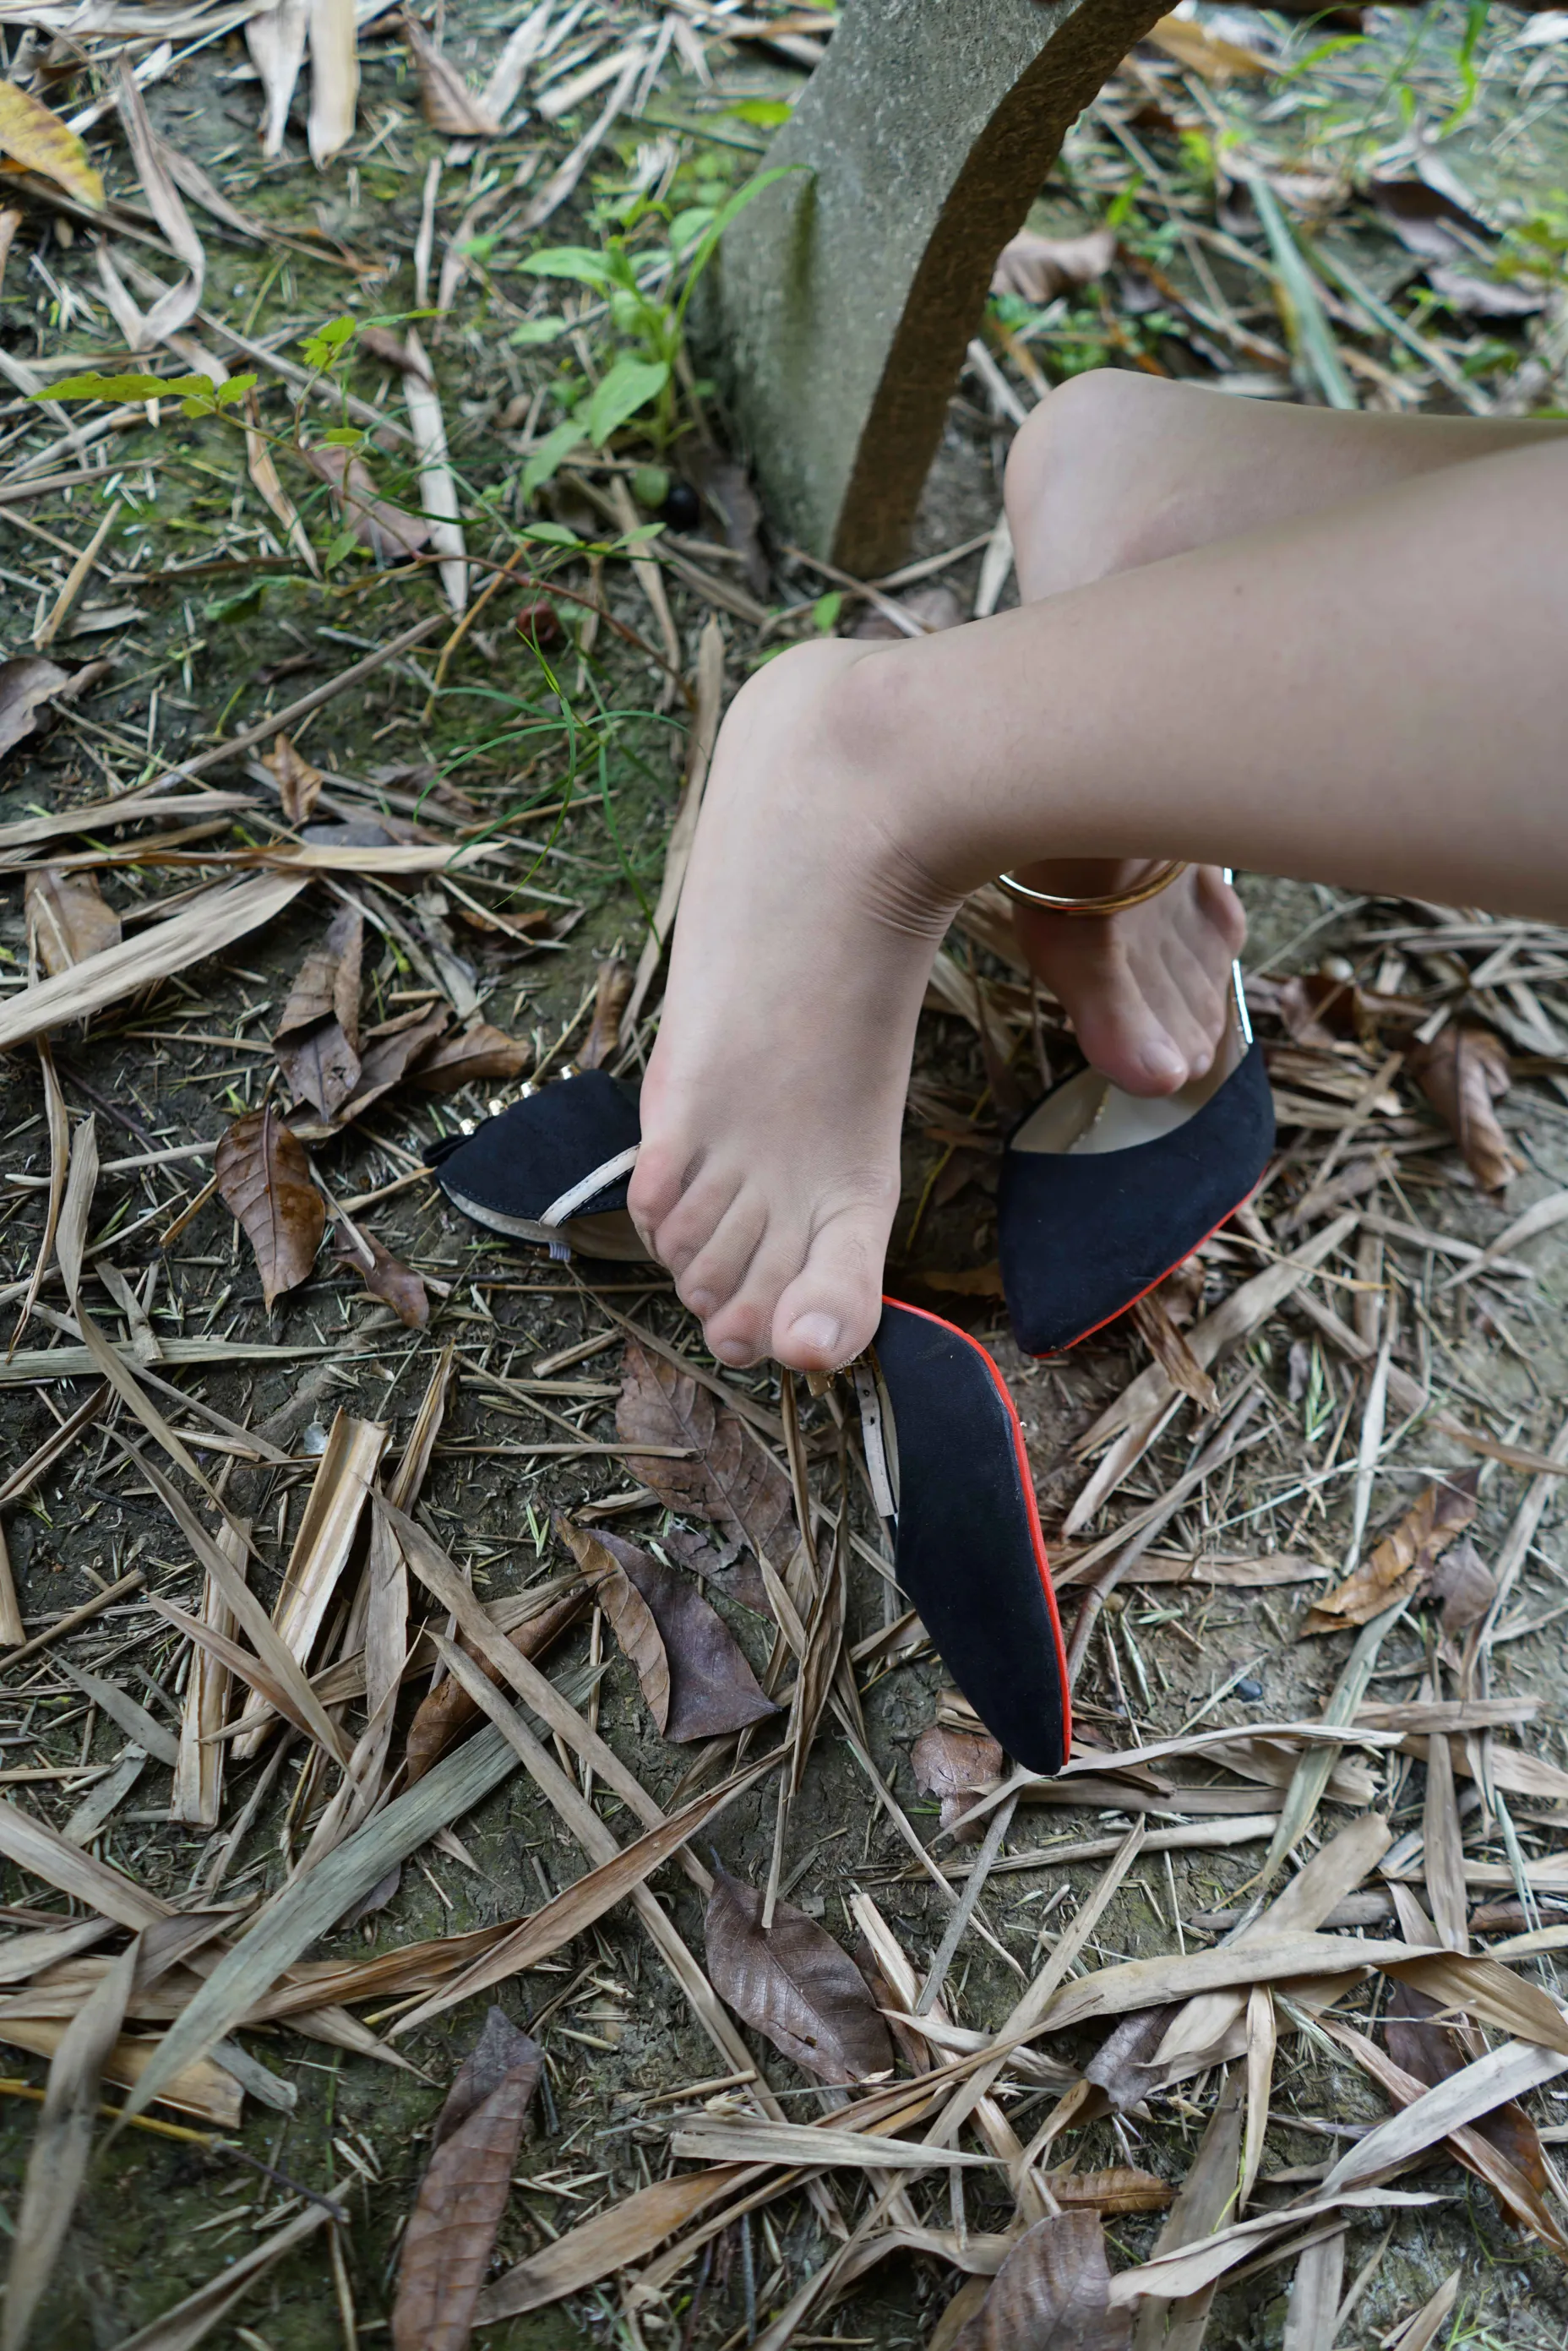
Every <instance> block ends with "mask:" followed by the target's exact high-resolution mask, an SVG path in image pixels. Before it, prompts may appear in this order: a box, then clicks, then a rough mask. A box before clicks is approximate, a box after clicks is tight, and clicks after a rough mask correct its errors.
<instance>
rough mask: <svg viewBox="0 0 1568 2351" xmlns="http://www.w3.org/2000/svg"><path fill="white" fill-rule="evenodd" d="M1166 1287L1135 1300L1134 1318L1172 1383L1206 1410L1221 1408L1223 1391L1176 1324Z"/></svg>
mask: <svg viewBox="0 0 1568 2351" xmlns="http://www.w3.org/2000/svg"><path fill="white" fill-rule="evenodd" d="M1163 1288H1164V1285H1163V1284H1162V1285H1161V1286H1160V1289H1155V1290H1147V1291H1145V1295H1144V1296H1143V1297H1142V1298H1139V1299H1136V1300H1134V1304H1133V1320H1134V1322H1135V1323H1136V1324H1137V1326H1138V1329H1139V1331H1140V1332H1141V1333H1142V1335H1143V1338H1144V1341H1145V1344H1146V1345H1147V1347H1148V1350H1149V1353H1150V1354H1151V1355H1153V1357H1154V1359H1155V1363H1156V1364H1159V1366H1160V1368H1161V1370H1162V1371H1163V1372H1164V1373H1165V1374H1166V1378H1167V1379H1168V1380H1169V1381H1170V1384H1171V1385H1172V1386H1173V1387H1176V1388H1180V1390H1181V1392H1182V1394H1183V1395H1189V1396H1191V1398H1192V1400H1193V1402H1194V1403H1195V1404H1196V1405H1199V1406H1200V1407H1201V1409H1202V1410H1203V1411H1205V1412H1217V1411H1218V1408H1219V1391H1218V1388H1217V1387H1216V1386H1215V1384H1214V1378H1213V1374H1211V1373H1208V1372H1206V1371H1205V1370H1204V1368H1203V1365H1202V1364H1200V1363H1199V1362H1198V1360H1197V1356H1196V1355H1195V1354H1194V1353H1193V1352H1192V1349H1191V1348H1190V1347H1189V1346H1188V1344H1187V1343H1186V1339H1185V1338H1184V1337H1183V1335H1182V1333H1181V1332H1180V1331H1179V1330H1178V1329H1177V1328H1176V1322H1175V1319H1174V1318H1173V1316H1172V1313H1171V1310H1170V1308H1169V1306H1168V1305H1167V1304H1166V1301H1165V1299H1164V1298H1163V1297H1162V1295H1161V1290H1162V1289H1163Z"/></svg>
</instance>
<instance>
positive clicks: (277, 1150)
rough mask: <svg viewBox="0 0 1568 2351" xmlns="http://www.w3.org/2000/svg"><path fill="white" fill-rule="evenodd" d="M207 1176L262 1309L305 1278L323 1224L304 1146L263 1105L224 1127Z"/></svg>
mask: <svg viewBox="0 0 1568 2351" xmlns="http://www.w3.org/2000/svg"><path fill="white" fill-rule="evenodd" d="M213 1173H214V1175H215V1176H216V1178H217V1186H218V1197H219V1198H220V1199H221V1200H222V1201H223V1203H224V1205H225V1207H226V1208H228V1209H230V1210H231V1211H232V1213H233V1215H234V1216H235V1218H236V1219H237V1221H238V1222H239V1224H240V1225H241V1226H242V1227H243V1228H244V1231H245V1235H246V1239H247V1240H248V1241H249V1243H250V1245H251V1248H252V1249H254V1250H255V1252H256V1267H257V1270H258V1271H259V1272H260V1275H261V1291H262V1297H263V1299H264V1300H265V1301H266V1302H267V1305H268V1306H270V1305H271V1304H272V1302H273V1301H274V1300H275V1299H277V1298H279V1297H281V1296H282V1294H283V1292H284V1291H285V1290H293V1289H295V1288H297V1287H298V1284H299V1283H300V1282H302V1281H303V1280H305V1278H306V1276H307V1274H308V1272H309V1270H310V1269H311V1267H312V1266H313V1265H314V1264H315V1262H316V1252H317V1250H318V1249H319V1248H320V1246H321V1236H322V1234H323V1233H324V1232H325V1230H326V1228H327V1204H326V1202H325V1201H324V1200H323V1199H322V1197H321V1195H320V1193H319V1192H318V1190H317V1189H316V1186H315V1185H314V1184H313V1183H312V1182H311V1181H310V1162H309V1160H308V1158H307V1157H306V1155H305V1146H304V1144H302V1143H301V1142H300V1141H299V1138H298V1135H295V1134H290V1133H289V1131H288V1129H287V1127H286V1126H285V1125H284V1123H283V1121H282V1120H281V1118H279V1116H278V1114H277V1111H276V1110H274V1109H273V1107H272V1105H271V1103H270V1102H268V1103H267V1105H266V1106H265V1107H264V1108H263V1109H261V1110H254V1111H251V1112H249V1113H247V1115H246V1117H244V1118H236V1119H235V1123H234V1124H233V1125H232V1126H231V1127H229V1128H228V1129H227V1131H226V1133H225V1134H224V1136H223V1138H222V1140H221V1141H220V1143H219V1144H218V1148H217V1156H216V1158H215V1159H214V1163H213Z"/></svg>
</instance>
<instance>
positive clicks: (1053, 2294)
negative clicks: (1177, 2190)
mask: <svg viewBox="0 0 1568 2351" xmlns="http://www.w3.org/2000/svg"><path fill="white" fill-rule="evenodd" d="M1110 2290H1111V2273H1110V2269H1109V2267H1108V2265H1107V2263H1106V2260H1105V2239H1104V2232H1103V2230H1102V2228H1101V2225H1100V2219H1099V2215H1098V2214H1097V2213H1094V2212H1059V2213H1057V2214H1055V2215H1054V2216H1053V2217H1052V2218H1051V2219H1050V2220H1037V2221H1036V2222H1035V2224H1034V2227H1033V2228H1032V2229H1029V2230H1026V2231H1025V2232H1024V2234H1023V2235H1022V2236H1021V2237H1020V2238H1019V2241H1018V2243H1017V2244H1016V2245H1015V2246H1014V2247H1013V2250H1012V2252H1010V2253H1009V2255H1008V2257H1007V2260H1006V2261H1005V2262H1003V2263H1002V2265H1001V2268H1000V2269H999V2270H998V2272H997V2274H996V2278H995V2280H994V2282H993V2283H992V2285H991V2289H990V2292H989V2293H988V2294H987V2296H986V2299H985V2301H984V2302H983V2303H982V2304H981V2305H980V2308H979V2309H978V2310H977V2312H976V2313H975V2315H974V2316H973V2317H972V2318H971V2319H970V2320H969V2322H968V2324H967V2325H966V2326H965V2327H963V2329H962V2330H961V2331H960V2333H959V2334H958V2335H956V2337H955V2339H954V2345H953V2351H1128V2346H1130V2345H1131V2342H1132V2339H1133V2337H1132V2325H1131V2321H1130V2319H1129V2317H1128V2314H1127V2313H1126V2312H1125V2311H1124V2310H1113V2309H1112V2308H1111V2306H1110V2300H1109V2296H1110Z"/></svg>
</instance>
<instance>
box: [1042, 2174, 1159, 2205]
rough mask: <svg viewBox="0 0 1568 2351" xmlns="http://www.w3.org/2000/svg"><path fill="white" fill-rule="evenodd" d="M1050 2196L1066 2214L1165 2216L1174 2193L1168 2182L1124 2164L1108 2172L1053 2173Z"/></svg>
mask: <svg viewBox="0 0 1568 2351" xmlns="http://www.w3.org/2000/svg"><path fill="white" fill-rule="evenodd" d="M1050 2185H1051V2194H1052V2195H1053V2196H1054V2197H1055V2199H1056V2200H1057V2202H1058V2203H1059V2204H1060V2205H1061V2208H1062V2210H1064V2211H1071V2210H1076V2209H1077V2208H1078V2207H1080V2206H1082V2207H1083V2208H1084V2209H1085V2210H1089V2211H1094V2212H1163V2211H1164V2210H1165V2209H1166V2206H1167V2205H1168V2204H1169V2203H1170V2201H1171V2199H1172V2197H1173V2195H1174V2194H1175V2192H1176V2191H1175V2190H1174V2189H1173V2188H1172V2187H1171V2184H1170V2181H1169V2180H1168V2179H1159V2178H1158V2177H1157V2176H1156V2174H1155V2173H1154V2172H1152V2171H1134V2170H1133V2169H1131V2168H1129V2167H1128V2166H1126V2165H1124V2164H1116V2165H1113V2167H1112V2168H1111V2169H1109V2170H1107V2171H1053V2172H1052V2173H1051V2179H1050Z"/></svg>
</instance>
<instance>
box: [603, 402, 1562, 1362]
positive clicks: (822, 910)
mask: <svg viewBox="0 0 1568 2351" xmlns="http://www.w3.org/2000/svg"><path fill="white" fill-rule="evenodd" d="M1538 440H1539V445H1538ZM1565 511H1568V447H1564V446H1563V444H1562V443H1561V441H1560V440H1558V439H1557V438H1556V437H1554V436H1552V435H1542V436H1538V437H1535V436H1532V438H1531V445H1529V446H1527V447H1516V448H1512V449H1510V450H1507V451H1504V452H1502V453H1501V454H1499V455H1488V456H1486V457H1482V458H1478V459H1476V460H1475V461H1474V462H1473V463H1468V464H1467V463H1458V464H1449V465H1445V466H1443V467H1441V468H1439V469H1438V470H1437V471H1435V472H1422V473H1420V474H1418V475H1416V476H1415V477H1414V478H1407V479H1405V480H1403V481H1400V482H1397V483H1396V484H1395V485H1394V486H1392V487H1385V488H1382V489H1379V490H1377V491H1375V492H1374V493H1373V494H1371V495H1369V496H1359V497H1353V498H1351V499H1349V500H1347V501H1346V502H1343V503H1341V504H1330V505H1327V506H1325V507H1322V510H1321V511H1314V510H1312V509H1311V508H1309V510H1308V511H1306V512H1301V510H1300V509H1298V511H1297V512H1296V514H1295V515H1294V517H1291V518H1288V519H1282V520H1281V519H1272V520H1270V521H1268V522H1267V523H1266V524H1265V525H1264V527H1263V528H1256V529H1253V530H1250V531H1249V532H1246V533H1245V534H1243V535H1241V536H1237V537H1230V538H1220V539H1218V540H1215V541H1214V542H1213V543H1211V544H1209V545H1207V546H1203V547H1199V548H1197V549H1193V550H1192V551H1190V552H1187V553H1185V554H1176V555H1171V556H1167V557H1165V558H1163V559H1157V560H1154V561H1149V562H1145V563H1143V564H1141V565H1139V566H1137V567H1136V568H1134V569H1129V570H1123V571H1120V572H1114V573H1113V574H1112V575H1111V576H1107V577H1103V578H1102V579H1100V580H1096V581H1094V582H1093V583H1092V584H1091V585H1088V586H1084V587H1081V588H1075V589H1067V590H1061V592H1059V593H1056V594H1053V595H1050V596H1047V597H1045V598H1043V599H1042V600H1041V601H1038V602H1034V603H1030V604H1027V605H1024V606H1022V607H1020V608H1019V610H1018V611H1014V612H1008V613H1003V614H1001V615H999V616H998V618H997V619H995V620H993V621H988V622H981V623H979V624H977V625H975V626H973V627H969V628H964V629H956V630H953V631H950V632H947V633H946V635H943V636H937V637H930V638H925V639H924V640H922V641H920V642H918V643H909V642H904V643H898V644H889V645H877V646H862V645H852V644H843V643H836V644H824V645H816V646H808V647H802V648H800V650H799V651H798V652H795V653H789V654H786V655H785V656H784V657H783V658H782V659H781V660H779V661H778V662H775V663H773V664H770V665H769V666H768V668H767V669H765V670H763V671H761V672H760V673H759V674H758V676H757V677H756V678H754V679H753V680H752V681H751V682H750V684H747V687H746V688H745V689H744V691H743V692H742V694H741V695H739V696H738V697H737V702H736V705H735V707H734V709H733V711H732V712H731V715H730V716H729V718H728V719H727V722H726V725H725V727H724V729H723V733H722V736H721V739H720V743H719V747H718V751H717V754H716V758H715V762H714V770H713V776H712V780H711V781H710V784H709V787H708V796H707V800H706V805H705V810H704V815H703V820H702V824H701V826H700V828H699V832H698V839H697V841H696V844H695V851H694V854H693V859H692V864H691V869H690V873H689V877H688V881H687V885H686V894H685V902H684V904H683V907H682V911H681V917H680V922H679V925H678V928H677V935H676V938H675V943H674V955H673V958H672V965H671V973H670V985H669V990H668V994H667V997H666V1000H665V1012H664V1024H663V1027H662V1029H661V1032H660V1036H659V1040H658V1043H657V1045H656V1047H655V1050H654V1054H653V1061H652V1063H651V1066H650V1070H649V1074H648V1081H647V1084H646V1087H645V1089H644V1093H643V1133H644V1138H645V1139H644V1146H643V1157H642V1160H641V1162H640V1164H639V1166H638V1169H637V1173H636V1176H635V1179H634V1182H633V1186H632V1210H633V1214H634V1215H635V1216H636V1217H637V1218H638V1221H639V1223H640V1225H641V1226H642V1228H643V1231H644V1232H645V1233H646V1234H647V1235H648V1236H649V1237H650V1238H651V1239H652V1241H653V1245H654V1247H655V1248H656V1249H657V1251H658V1253H659V1255H660V1256H661V1257H663V1258H664V1260H665V1261H666V1262H667V1263H669V1264H671V1265H672V1266H673V1267H674V1269H675V1270H676V1272H677V1274H678V1275H679V1276H680V1287H681V1293H682V1295H683V1297H685V1299H686V1301H687V1302H688V1304H691V1305H693V1306H694V1308H695V1310H696V1311H698V1312H700V1313H701V1314H702V1315H703V1317H704V1321H705V1323H706V1330H707V1334H708V1338H709V1342H710V1343H711V1344H712V1345H713V1346H714V1347H715V1349H716V1352H718V1353H720V1354H721V1355H722V1356H724V1357H725V1359H726V1360H727V1361H730V1362H744V1361H747V1360H749V1359H751V1358H753V1357H755V1356H756V1355H758V1354H760V1353H764V1352H765V1351H768V1350H769V1349H770V1350H771V1352H772V1353H775V1354H777V1355H778V1356H779V1357H780V1358H781V1360H783V1361H785V1362H787V1363H791V1364H798V1365H800V1366H801V1367H802V1368H812V1369H814V1368H818V1367H821V1366H825V1365H827V1364H834V1363H839V1362H842V1361H843V1360H844V1359H845V1358H846V1357H847V1356H849V1355H851V1354H852V1353H855V1352H856V1351H857V1350H858V1349H859V1348H861V1347H862V1346H863V1345H864V1344H865V1343H866V1341H867V1339H868V1338H869V1337H870V1335H871V1332H872V1331H873V1328H874V1325H875V1321H876V1315H877V1311H878V1307H877V1291H878V1277H879V1274H880V1270H881V1261H882V1257H883V1250H884V1249H885V1245H886V1238H887V1233H888V1230H889V1227H890V1223H891V1219H892V1215H893V1211H894V1206H895V1204H896V1197H897V1185H898V1177H897V1163H898V1134H899V1120H900V1113H901V1108H902V1102H903V1096H904V1087H905V1083H906V1081H907V1076H908V1069H909V1061H910V1056H911V1053H912V1050H913V1044H914V1036H915V1020H916V1018H917V1015H918V1011H919V1006H920V1001H921V997H922V994H923V991H924V988H925V980H926V977H927V975H928V973H929V970H930V966H931V961H932V956H933V953H934V949H935V946H936V941H937V938H938V937H939V936H940V934H941V931H942V929H943V928H944V926H945V925H946V922H947V921H948V919H949V918H950V916H951V913H952V911H953V909H954V907H955V906H956V904H957V903H958V901H959V900H961V898H962V897H963V896H964V895H965V894H966V893H967V892H968V891H969V890H970V889H972V888H974V887H975V886H976V885H977V883H980V882H982V881H984V880H985V879H987V878H988V876H989V875H991V874H993V873H995V872H998V870H999V869H1000V868H1002V867H1004V866H1017V865H1019V863H1020V862H1021V863H1026V864H1027V862H1028V861H1030V860H1031V859H1037V860H1038V859H1053V860H1054V859H1062V858H1071V859H1092V858H1109V859H1120V858H1125V857H1133V856H1146V855H1148V854H1150V853H1155V854H1158V855H1162V856H1165V855H1172V856H1182V857H1186V858H1189V859H1191V860H1193V861H1194V862H1205V861H1214V860H1218V859H1222V858H1233V859H1235V860H1236V861H1237V862H1240V863H1245V864H1247V865H1249V866H1252V867H1254V868H1256V869H1258V870H1260V871H1263V872H1286V873H1292V874H1297V875H1300V876H1301V877H1302V878H1303V879H1309V880H1321V881H1327V882H1338V883H1349V884H1351V885H1353V886H1356V887H1360V888H1364V889H1374V890H1377V889H1386V890H1394V891H1401V892H1412V893H1418V894H1420V895H1422V896H1424V897H1430V898H1437V899H1447V900H1450V901H1453V900H1458V901H1461V902H1464V903H1468V904H1476V903H1479V904H1483V905H1490V906H1494V907H1497V908H1499V909H1500V910H1509V911H1519V912H1521V913H1526V914H1539V915H1542V916H1544V917H1545V918H1546V919H1548V920H1554V919H1562V918H1563V917H1564V916H1568V793H1565V791H1564V786H1563V741H1564V739H1565V737H1568V662H1564V660H1563V644H1564V642H1565V640H1568V534H1565V533H1564V531H1563V514H1564V512H1565Z"/></svg>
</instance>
